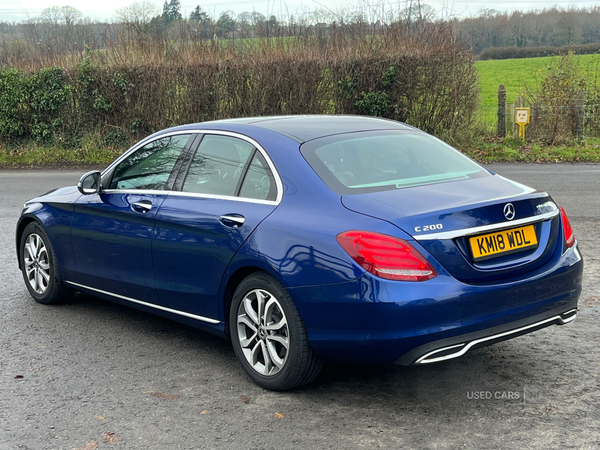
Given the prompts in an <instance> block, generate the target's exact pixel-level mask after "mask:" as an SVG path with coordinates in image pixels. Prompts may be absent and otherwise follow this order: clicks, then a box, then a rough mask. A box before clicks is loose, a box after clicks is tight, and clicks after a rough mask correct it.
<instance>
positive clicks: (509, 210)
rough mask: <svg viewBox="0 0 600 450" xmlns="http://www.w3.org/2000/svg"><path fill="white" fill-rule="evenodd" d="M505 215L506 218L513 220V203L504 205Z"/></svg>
mask: <svg viewBox="0 0 600 450" xmlns="http://www.w3.org/2000/svg"><path fill="white" fill-rule="evenodd" d="M504 217H506V220H513V219H514V218H515V205H513V204H512V203H507V204H506V205H504Z"/></svg>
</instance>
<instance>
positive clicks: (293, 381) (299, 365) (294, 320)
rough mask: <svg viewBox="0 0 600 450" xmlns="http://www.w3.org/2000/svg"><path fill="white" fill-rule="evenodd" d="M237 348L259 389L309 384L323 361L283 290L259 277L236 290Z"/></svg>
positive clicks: (232, 318) (232, 320)
mask: <svg viewBox="0 0 600 450" xmlns="http://www.w3.org/2000/svg"><path fill="white" fill-rule="evenodd" d="M229 331H230V333H231V341H232V344H233V349H234V351H235V354H236V356H237V358H238V359H239V361H240V363H241V364H242V368H243V369H244V371H245V372H246V373H247V374H248V376H249V377H250V378H252V380H253V381H254V382H255V383H256V384H258V385H259V386H261V387H263V388H265V389H270V390H274V391H284V390H287V389H292V388H295V387H297V386H301V385H303V384H306V383H309V382H310V381H312V380H313V379H314V378H315V377H316V376H317V375H318V374H319V372H320V371H321V368H322V366H323V363H322V362H321V361H320V360H319V359H318V358H317V356H316V355H315V354H314V352H313V350H312V348H311V347H310V344H309V342H308V334H307V332H306V327H305V326H304V323H303V322H302V319H301V318H300V314H299V313H298V310H297V309H296V306H295V305H294V303H293V302H292V299H291V298H290V296H289V294H288V293H287V291H286V290H285V288H284V287H283V286H282V285H281V284H280V283H279V282H278V281H277V280H276V279H275V278H273V277H272V276H271V275H268V274H266V273H263V272H259V273H255V274H252V275H250V276H249V277H247V278H246V279H244V280H243V281H242V282H241V283H240V285H239V286H238V287H237V289H236V290H235V293H234V294H233V300H232V304H231V310H230V313H229Z"/></svg>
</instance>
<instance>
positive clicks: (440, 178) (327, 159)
mask: <svg viewBox="0 0 600 450" xmlns="http://www.w3.org/2000/svg"><path fill="white" fill-rule="evenodd" d="M301 150H302V154H303V155H304V157H305V158H306V160H307V161H308V162H309V164H310V165H311V167H312V168H313V169H314V170H315V172H316V173H317V174H318V175H319V177H320V178H321V179H322V180H323V181H324V182H325V183H326V184H327V185H328V186H329V187H330V188H331V189H332V190H333V191H335V192H337V193H339V194H342V195H346V194H354V193H356V194H358V193H363V192H373V191H381V190H389V189H401V188H405V187H411V186H419V185H427V184H434V183H442V182H448V181H454V180H461V179H467V178H477V177H482V176H489V175H490V174H489V172H487V171H486V170H485V169H483V168H482V167H481V166H479V165H478V164H477V163H475V162H473V161H471V160H470V159H469V158H467V157H465V156H464V155H462V154H461V153H460V152H458V151H457V150H455V149H453V148H452V147H450V146H449V145H447V144H445V143H444V142H442V141H440V140H438V139H436V138H434V137H432V136H430V135H428V134H425V133H420V132H405V131H377V132H362V133H349V134H342V135H336V136H331V137H326V138H321V139H316V140H314V141H310V142H308V143H306V144H304V145H303V146H302V149H301Z"/></svg>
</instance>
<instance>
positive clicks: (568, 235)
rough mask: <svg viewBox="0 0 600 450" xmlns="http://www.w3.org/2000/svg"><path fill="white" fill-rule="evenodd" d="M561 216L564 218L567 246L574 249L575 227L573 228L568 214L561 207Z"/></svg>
mask: <svg viewBox="0 0 600 450" xmlns="http://www.w3.org/2000/svg"><path fill="white" fill-rule="evenodd" d="M560 216H561V218H562V225H563V231H564V233H565V244H566V245H567V247H573V244H575V235H574V234H573V227H572V226H571V222H569V218H568V217H567V213H566V212H565V210H564V209H563V207H562V206H561V207H560Z"/></svg>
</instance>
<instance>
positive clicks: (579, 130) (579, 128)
mask: <svg viewBox="0 0 600 450" xmlns="http://www.w3.org/2000/svg"><path fill="white" fill-rule="evenodd" d="M584 103H585V96H584V94H583V91H581V90H580V91H579V92H578V93H577V98H576V99H575V105H574V107H573V109H574V113H575V114H573V116H574V117H573V122H574V123H573V128H574V130H573V131H574V133H573V134H574V135H575V137H576V138H578V139H579V138H582V137H583V104H584Z"/></svg>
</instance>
